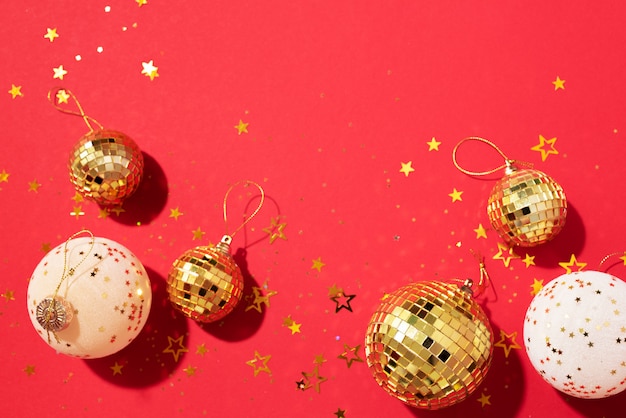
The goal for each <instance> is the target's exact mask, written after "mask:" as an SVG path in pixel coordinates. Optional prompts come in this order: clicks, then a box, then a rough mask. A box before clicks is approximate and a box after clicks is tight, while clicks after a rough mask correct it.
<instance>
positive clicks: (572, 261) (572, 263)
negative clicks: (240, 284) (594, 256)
mask: <svg viewBox="0 0 626 418" xmlns="http://www.w3.org/2000/svg"><path fill="white" fill-rule="evenodd" d="M559 266H561V267H563V268H564V269H565V273H566V274H570V273H571V272H572V269H571V267H573V266H576V267H578V270H576V271H581V270H582V269H584V268H585V267H586V266H587V263H582V262H579V261H578V260H576V256H575V255H574V254H572V256H571V257H570V259H569V261H561V262H560V263H559Z"/></svg>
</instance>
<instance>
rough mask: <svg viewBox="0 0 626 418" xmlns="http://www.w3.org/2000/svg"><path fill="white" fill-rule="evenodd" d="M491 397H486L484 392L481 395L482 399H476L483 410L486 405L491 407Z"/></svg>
mask: <svg viewBox="0 0 626 418" xmlns="http://www.w3.org/2000/svg"><path fill="white" fill-rule="evenodd" d="M490 398H491V395H486V394H485V393H484V392H483V393H481V394H480V398H478V399H476V401H477V402H480V406H482V407H483V408H484V407H485V406H486V405H491V401H490V400H489V399H490Z"/></svg>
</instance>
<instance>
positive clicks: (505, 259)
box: [493, 242, 519, 267]
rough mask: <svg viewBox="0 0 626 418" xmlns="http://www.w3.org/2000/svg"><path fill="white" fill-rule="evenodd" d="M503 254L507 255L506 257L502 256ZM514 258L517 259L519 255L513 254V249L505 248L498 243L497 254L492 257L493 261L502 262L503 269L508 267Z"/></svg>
mask: <svg viewBox="0 0 626 418" xmlns="http://www.w3.org/2000/svg"><path fill="white" fill-rule="evenodd" d="M505 253H508V256H506V257H505V256H504V254H505ZM514 258H519V255H517V254H515V253H514V252H513V247H509V246H506V245H504V244H502V243H500V242H499V243H498V252H497V253H496V255H494V256H493V259H494V260H502V263H503V264H504V267H508V266H509V264H511V260H512V259H514Z"/></svg>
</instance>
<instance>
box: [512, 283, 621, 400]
mask: <svg viewBox="0 0 626 418" xmlns="http://www.w3.org/2000/svg"><path fill="white" fill-rule="evenodd" d="M524 345H525V346H526V353H527V354H528V358H529V359H530V361H531V363H532V365H533V367H534V368H535V369H536V370H537V372H539V374H540V375H541V377H543V379H544V380H545V381H546V382H548V383H549V384H551V385H552V386H553V387H555V388H556V389H558V390H560V391H561V392H563V393H566V394H568V395H571V396H575V397H577V398H605V397H607V396H612V395H615V394H617V393H620V392H621V391H623V390H624V389H626V283H624V282H623V281H622V280H620V279H618V278H616V277H614V276H611V275H610V274H606V273H601V272H598V271H581V272H575V273H571V274H564V275H562V276H560V277H557V278H556V279H554V280H552V281H551V282H549V283H548V284H546V285H545V286H544V287H543V289H541V291H540V292H539V293H537V295H536V296H535V298H534V299H533V300H532V302H531V304H530V306H529V307H528V311H527V312H526V318H525V319H524Z"/></svg>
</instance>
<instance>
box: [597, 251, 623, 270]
mask: <svg viewBox="0 0 626 418" xmlns="http://www.w3.org/2000/svg"><path fill="white" fill-rule="evenodd" d="M620 254H621V257H620V260H622V261H624V265H625V266H626V251H624V252H615V253H611V254H607V255H605V256H604V258H602V260H600V263H598V270H600V267H602V264H604V263H606V262H607V260H608V259H609V258H611V257H613V256H616V255H620ZM609 268H610V266H609V267H607V268H606V269H605V270H604V273H606V272H607V270H608V269H609Z"/></svg>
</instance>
